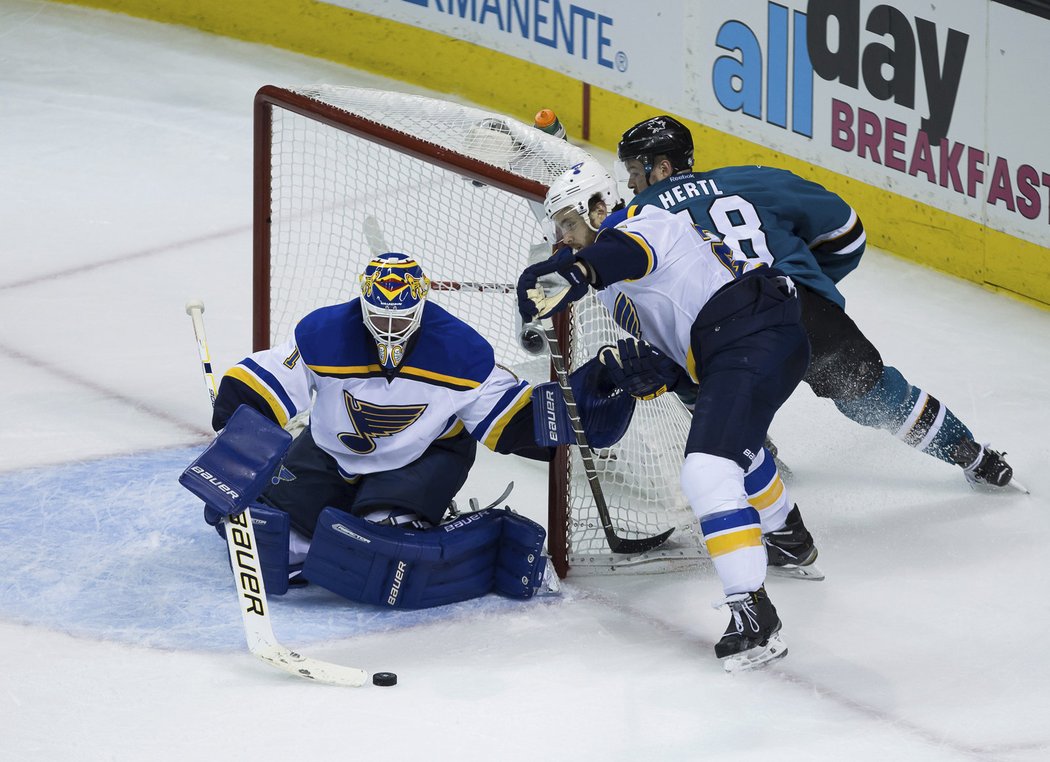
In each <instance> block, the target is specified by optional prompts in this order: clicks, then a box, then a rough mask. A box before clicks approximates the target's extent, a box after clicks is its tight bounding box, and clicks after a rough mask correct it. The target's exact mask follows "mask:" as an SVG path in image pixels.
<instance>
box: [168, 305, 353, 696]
mask: <svg viewBox="0 0 1050 762" xmlns="http://www.w3.org/2000/svg"><path fill="white" fill-rule="evenodd" d="M186 314H188V315H189V316H190V319H191V320H192V321H193V333H194V335H195V336H196V338H197V351H198V353H199V355H200V361H201V371H202V372H203V374H204V382H205V385H206V386H207V387H208V392H209V394H210V396H211V403H212V407H214V406H215V398H216V386H215V375H214V373H213V372H212V368H211V356H210V353H209V352H208V340H207V337H206V336H205V333H204V303H203V302H202V301H200V300H199V299H193V300H191V301H189V302H187V304H186ZM222 523H223V529H224V530H225V532H226V545H227V547H228V549H229V552H230V566H231V568H232V569H233V579H234V583H235V584H236V586H237V598H238V601H239V603H240V607H241V621H242V623H243V624H244V638H245V640H246V641H247V643H248V650H249V651H251V652H252V653H253V654H254V655H255V656H257V657H259V658H260V659H262V660H264V661H267V662H269V663H270V664H272V665H273V666H275V667H277V668H278V669H280V670H283V671H284V672H288V673H290V674H293V675H296V676H298V677H303V678H306V679H308V680H316V681H318V682H321V683H329V684H331V685H347V686H358V685H364V683H365V682H366V681H367V680H368V673H366V672H365V671H364V670H361V669H357V668H355V667H344V666H342V665H339V664H330V663H328V662H324V661H320V660H318V659H311V658H309V657H305V656H302V655H300V654H298V653H296V652H295V651H292V650H290V649H288V648H285V647H284V646H282V645H281V644H280V643H278V642H277V638H276V637H274V634H273V625H272V624H271V621H270V605H269V601H268V600H267V598H266V586H265V585H264V584H263V578H262V568H261V567H260V565H259V555H258V552H257V548H258V547H259V546H258V544H257V543H256V540H255V528H254V526H253V522H252V515H251V510H250V509H248V508H245V509H244V511H243V512H241V513H239V514H237V515H236V516H227V517H225V518H224V519H223V522H222Z"/></svg>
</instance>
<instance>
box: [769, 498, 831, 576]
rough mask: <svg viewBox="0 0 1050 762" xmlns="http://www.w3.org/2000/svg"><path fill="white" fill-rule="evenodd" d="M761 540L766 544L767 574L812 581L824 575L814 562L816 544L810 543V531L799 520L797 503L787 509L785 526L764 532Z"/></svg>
mask: <svg viewBox="0 0 1050 762" xmlns="http://www.w3.org/2000/svg"><path fill="white" fill-rule="evenodd" d="M762 541H763V542H764V543H765V545H766V558H767V564H768V566H767V569H768V573H769V574H773V575H775V576H777V577H792V578H794V579H808V580H811V581H813V582H819V581H820V580H822V579H824V572H823V571H822V570H821V569H820V567H819V566H817V565H816V564H815V563H814V562H815V561H816V560H817V546H816V545H814V544H813V535H811V534H810V533H809V530H807V529H806V525H805V524H804V523H803V522H802V514H801V513H800V512H799V510H798V506H797V505H796V506H794V507H793V508H792V509H791V512H790V513H788V515H787V523H786V524H784V527H783V528H782V529H777V530H775V531H773V532H768V533H766V534H764V535H763V536H762Z"/></svg>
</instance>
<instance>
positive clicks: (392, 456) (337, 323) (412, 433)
mask: <svg viewBox="0 0 1050 762" xmlns="http://www.w3.org/2000/svg"><path fill="white" fill-rule="evenodd" d="M414 338H415V341H416V343H415V344H414V347H413V349H412V350H411V352H410V353H409V354H408V356H407V357H406V359H405V361H404V362H403V364H402V366H401V368H400V370H399V372H398V373H397V375H395V376H394V377H393V378H388V377H387V376H386V375H384V373H383V371H382V369H381V368H380V366H379V364H378V361H377V359H376V350H375V342H374V340H373V339H372V336H371V335H370V334H369V333H368V331H367V329H366V328H365V326H364V323H363V321H362V315H361V304H360V300H359V299H354V300H353V301H350V302H347V303H344V304H337V305H334V306H331V307H324V308H321V309H319V310H316V311H314V312H312V313H310V314H309V315H307V316H306V317H305V318H303V320H301V321H300V322H299V324H298V325H297V326H296V328H295V335H294V338H293V339H292V340H290V341H288V342H286V343H285V344H283V345H281V346H279V347H274V348H272V349H268V350H264V351H261V352H256V353H255V354H253V355H251V356H250V357H248V358H246V359H244V360H242V361H241V362H240V363H238V364H237V365H236V366H234V367H233V368H232V369H230V370H229V371H227V373H226V376H225V378H230V379H234V380H236V381H238V382H240V384H229V385H226V384H224V385H223V386H224V388H221V389H220V398H221V397H222V396H223V392H224V391H226V388H225V387H228V388H229V389H230V391H229V392H228V393H229V394H230V396H231V397H236V396H237V395H238V392H240V393H241V394H242V395H243V397H244V399H242V400H222V401H223V402H224V407H225V408H229V407H230V405H231V402H233V403H235V404H239V402H241V401H243V402H246V403H248V404H253V403H254V405H255V406H259V405H265V406H266V408H267V409H264V410H263V412H265V413H268V414H269V415H270V416H271V417H273V418H274V420H276V421H277V422H278V423H279V424H281V425H284V424H285V423H286V422H287V421H288V420H289V419H290V418H291V417H293V416H294V415H296V414H297V413H298V412H299V411H301V410H305V409H307V408H310V407H311V405H312V410H311V413H310V426H311V433H312V435H313V438H314V441H315V442H316V443H317V445H318V446H319V447H320V448H321V449H323V450H324V451H325V452H327V453H328V454H329V455H331V456H332V457H333V458H334V459H335V461H336V463H337V464H338V467H339V469H340V471H341V472H342V474H343V475H344V476H345V477H347V478H353V477H355V476H357V475H360V474H368V473H376V472H380V471H389V470H392V469H395V468H400V467H401V466H404V465H407V464H408V463H411V462H413V461H415V460H416V459H418V458H419V457H420V456H421V455H422V454H423V452H424V451H425V450H426V449H427V448H428V447H429V446H430V445H431V443H433V442H434V441H435V440H436V439H440V438H443V437H451V436H455V435H456V434H458V433H459V432H461V431H463V429H464V428H466V430H467V431H468V432H469V433H470V434H471V435H472V436H473V437H474V438H475V439H477V440H478V441H479V442H482V443H483V444H485V445H486V446H488V447H489V448H491V449H494V450H495V449H497V447H498V446H499V445H500V444H502V443H501V442H500V437H501V435H502V434H503V433H504V429H505V427H506V426H507V423H508V422H509V421H510V420H511V419H512V418H513V417H514V416H515V415H516V414H517V413H518V412H519V411H521V410H522V409H523V408H524V407H525V406H526V405H528V404H529V402H530V394H531V387H530V386H529V385H528V384H527V383H526V382H524V381H521V380H519V379H518V378H517V377H515V376H514V375H513V374H512V373H511V372H510V371H508V370H507V369H505V368H503V367H502V366H500V365H497V364H496V362H495V358H494V354H493V350H492V347H491V345H490V344H489V343H488V342H487V341H486V340H485V339H484V338H483V337H482V336H481V335H480V334H479V333H478V332H477V331H475V330H474V329H473V328H471V327H470V326H468V325H467V324H466V323H464V322H463V321H462V320H460V319H459V318H456V317H454V316H453V315H451V314H449V313H448V312H446V311H445V310H444V309H442V308H441V307H440V306H438V305H437V304H434V303H433V302H427V303H426V305H425V306H424V311H423V318H422V322H421V324H420V327H419V329H418V332H417V337H414ZM245 387H247V389H248V390H250V391H248V392H246V391H245ZM217 408H218V405H217ZM231 412H232V410H231ZM529 444H531V442H530V443H529ZM504 451H506V450H504Z"/></svg>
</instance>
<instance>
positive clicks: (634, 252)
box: [517, 212, 656, 322]
mask: <svg viewBox="0 0 1050 762" xmlns="http://www.w3.org/2000/svg"><path fill="white" fill-rule="evenodd" d="M616 214H621V213H620V212H616V213H614V215H616ZM614 215H610V219H612V218H613V216H614ZM617 219H619V218H617ZM607 222H608V220H607ZM655 263H656V258H655V256H654V254H653V251H652V248H651V247H650V246H649V245H648V243H647V242H646V240H645V239H644V238H643V237H642V236H640V235H638V234H636V233H628V232H624V231H622V230H620V229H618V228H613V227H603V228H602V229H601V230H600V231H599V233H598V237H597V239H596V240H595V241H594V243H592V244H591V245H590V246H586V247H584V248H583V249H580V250H579V251H578V252H575V253H574V252H573V251H572V250H571V249H570V248H568V247H564V248H562V249H560V250H559V251H558V252H556V253H555V254H554V256H552V257H550V258H549V259H547V260H545V261H543V262H537V263H536V264H533V265H530V266H529V267H527V268H525V270H524V271H523V272H522V274H521V276H520V277H519V278H518V286H517V293H518V311H519V312H520V313H521V317H522V320H524V321H525V322H529V321H531V320H534V319H535V318H536V317H537V316H538V317H540V318H545V317H550V316H551V315H554V314H556V313H558V312H561V311H562V310H564V309H565V308H566V307H568V306H569V304H570V303H572V302H575V301H577V300H579V299H582V298H583V297H584V296H585V295H586V293H587V289H588V287H590V286H593V287H594V288H597V289H602V288H605V287H606V286H608V285H610V284H612V283H616V282H618V281H621V280H630V279H637V278H641V277H643V276H645V275H647V274H648V273H649V272H651V271H652V269H653V267H654V266H655ZM551 273H558V274H559V275H561V276H562V277H563V278H564V279H565V281H566V283H567V284H568V285H567V286H566V287H565V288H562V289H558V290H554V291H553V292H548V291H546V290H545V289H543V288H538V287H537V286H538V284H539V280H540V278H542V277H543V276H545V275H549V274H551Z"/></svg>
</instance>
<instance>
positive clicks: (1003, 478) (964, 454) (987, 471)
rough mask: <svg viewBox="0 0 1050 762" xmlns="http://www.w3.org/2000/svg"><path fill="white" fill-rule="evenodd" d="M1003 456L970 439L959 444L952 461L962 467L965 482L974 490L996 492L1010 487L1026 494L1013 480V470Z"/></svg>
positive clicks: (1023, 488)
mask: <svg viewBox="0 0 1050 762" xmlns="http://www.w3.org/2000/svg"><path fill="white" fill-rule="evenodd" d="M1005 455H1006V453H1005V452H997V451H996V450H992V449H990V448H989V447H988V445H979V444H977V443H976V442H974V441H973V440H972V439H971V440H969V441H966V442H960V443H959V445H958V446H957V447H956V448H955V457H954V460H955V462H956V463H957V464H958V465H959V466H961V467H962V470H963V474H965V476H966V481H967V482H969V484H970V486H971V487H973V488H974V489H985V490H997V489H1000V488H1002V487H1007V486H1010V487H1013V488H1014V489H1016V490H1020V491H1021V492H1024V493H1025V494H1028V489H1027V488H1026V487H1025V486H1024V485H1023V484H1020V483H1019V482H1018V481H1017V480H1016V479H1014V478H1013V476H1014V470H1013V469H1012V468H1011V467H1010V464H1009V463H1007V462H1006V461H1005V460H1003V456H1005Z"/></svg>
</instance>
